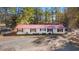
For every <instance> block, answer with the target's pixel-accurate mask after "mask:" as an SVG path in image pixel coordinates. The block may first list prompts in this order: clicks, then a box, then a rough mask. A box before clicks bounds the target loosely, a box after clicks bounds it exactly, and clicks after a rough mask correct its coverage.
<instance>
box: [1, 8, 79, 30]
mask: <svg viewBox="0 0 79 59" xmlns="http://www.w3.org/2000/svg"><path fill="white" fill-rule="evenodd" d="M0 23H5V24H6V25H7V26H8V27H14V26H15V25H16V24H49V23H50V24H51V23H52V24H55V23H58V24H60V23H61V24H63V25H64V26H66V27H68V28H74V29H76V28H79V8H78V7H1V8H0Z"/></svg>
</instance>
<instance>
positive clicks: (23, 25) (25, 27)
mask: <svg viewBox="0 0 79 59" xmlns="http://www.w3.org/2000/svg"><path fill="white" fill-rule="evenodd" d="M17 28H18V29H22V28H23V29H34V28H36V29H37V28H48V29H51V28H64V26H63V25H62V24H59V25H52V24H50V25H44V24H43V25H39V24H37V25H36V24H30V25H26V24H19V25H17V26H16V29H17Z"/></svg>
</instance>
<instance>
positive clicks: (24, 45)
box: [0, 36, 66, 51]
mask: <svg viewBox="0 0 79 59" xmlns="http://www.w3.org/2000/svg"><path fill="white" fill-rule="evenodd" d="M59 38H60V39H59ZM59 38H57V39H56V40H54V38H49V37H47V36H0V51H51V50H54V49H56V48H57V47H61V46H62V45H63V44H62V42H63V43H64V42H65V41H66V39H64V38H62V37H61V36H59ZM35 40H37V42H35ZM40 42H41V43H40ZM58 42H59V43H58Z"/></svg>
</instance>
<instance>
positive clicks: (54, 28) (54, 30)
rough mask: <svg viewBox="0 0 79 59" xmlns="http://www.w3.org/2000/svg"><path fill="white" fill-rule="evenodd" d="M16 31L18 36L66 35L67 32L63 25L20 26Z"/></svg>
mask: <svg viewBox="0 0 79 59" xmlns="http://www.w3.org/2000/svg"><path fill="white" fill-rule="evenodd" d="M15 29H16V31H17V32H16V34H64V33H65V32H66V31H65V27H64V26H63V25H62V24H58V25H53V24H49V25H48V24H47V25H45V24H42V25H41V24H40V25H39V24H37V25H36V24H29V25H26V24H19V25H17V26H16V28H15Z"/></svg>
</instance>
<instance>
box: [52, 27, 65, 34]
mask: <svg viewBox="0 0 79 59" xmlns="http://www.w3.org/2000/svg"><path fill="white" fill-rule="evenodd" d="M53 33H54V34H64V33H65V28H63V32H57V29H53Z"/></svg>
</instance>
